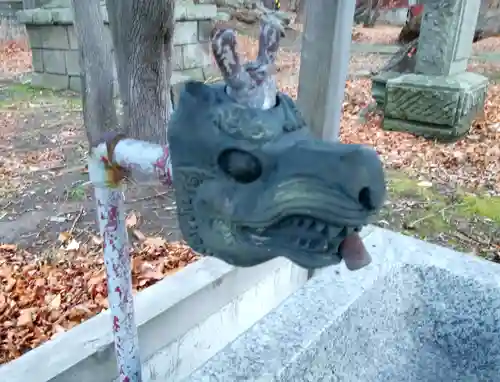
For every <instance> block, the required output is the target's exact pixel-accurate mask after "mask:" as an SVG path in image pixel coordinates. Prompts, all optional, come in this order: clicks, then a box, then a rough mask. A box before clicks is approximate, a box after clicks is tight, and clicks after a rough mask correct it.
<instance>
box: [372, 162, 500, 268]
mask: <svg viewBox="0 0 500 382" xmlns="http://www.w3.org/2000/svg"><path fill="white" fill-rule="evenodd" d="M387 189H388V203H387V205H386V206H385V207H384V208H383V210H382V211H381V214H380V221H379V223H378V224H379V225H381V226H382V227H385V228H389V229H392V230H395V231H399V232H402V233H404V234H406V235H409V236H414V237H418V238H420V239H424V240H428V241H431V242H435V243H437V244H440V245H445V246H449V247H452V248H455V249H457V250H462V251H467V252H470V251H474V252H475V253H478V254H480V255H484V256H485V257H486V258H489V259H492V260H494V261H497V257H496V255H495V253H496V252H495V251H496V250H495V249H494V248H500V198H499V197H491V196H487V195H484V194H483V195H482V194H479V193H478V194H477V195H476V194H472V193H466V192H463V191H462V190H450V189H446V185H434V184H432V183H430V182H427V181H421V180H417V179H414V178H412V177H411V176H409V175H407V174H405V173H404V172H402V171H389V172H388V173H387ZM496 246H498V247H496ZM492 248H493V249H492Z"/></svg>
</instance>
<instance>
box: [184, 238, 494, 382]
mask: <svg viewBox="0 0 500 382" xmlns="http://www.w3.org/2000/svg"><path fill="white" fill-rule="evenodd" d="M370 231H371V232H368V234H367V236H366V237H365V243H366V245H367V248H370V249H371V251H372V255H373V258H374V263H373V264H372V265H370V266H369V267H367V268H365V269H363V270H361V271H357V272H354V273H352V272H349V271H347V270H346V269H345V268H344V267H337V268H328V269H325V270H323V271H321V272H320V273H319V274H318V275H317V276H316V277H315V278H314V279H312V280H311V281H309V282H308V283H307V284H306V286H305V287H303V288H301V289H300V290H299V291H298V292H296V293H295V294H294V295H292V297H290V298H289V299H287V300H286V301H285V302H284V303H283V304H282V305H281V306H280V307H279V308H278V309H276V310H275V311H273V312H272V313H270V314H269V315H267V316H266V317H265V318H264V319H263V320H261V321H259V322H258V323H257V324H256V325H255V326H253V328H252V329H251V330H249V331H248V332H247V333H245V334H244V335H243V336H241V337H240V338H238V339H237V340H236V341H235V342H233V343H232V344H230V345H229V346H227V347H226V348H225V349H224V350H223V351H222V352H220V353H219V354H218V355H216V356H215V357H214V358H212V359H211V360H210V361H209V362H208V363H207V364H205V365H204V366H203V367H202V368H200V369H199V370H197V371H196V372H195V373H193V374H192V375H191V376H190V377H189V378H188V379H186V381H287V382H289V381H342V382H347V381H352V382H359V381H363V382H376V381H384V382H392V381H397V382H405V381H421V382H426V381H429V382H430V381H464V382H465V381H467V382H472V381H478V382H479V381H484V382H486V381H488V382H491V381H498V380H499V379H498V378H499V377H498V376H499V375H500V289H499V288H500V265H497V264H492V263H490V262H487V261H484V260H480V259H478V258H476V257H473V256H469V255H466V254H460V253H456V252H454V251H452V250H449V249H445V248H441V247H438V246H435V245H432V244H429V243H425V242H422V241H419V240H415V239H412V238H408V237H405V236H402V235H399V234H396V233H393V232H390V231H386V230H382V229H378V228H371V229H370Z"/></svg>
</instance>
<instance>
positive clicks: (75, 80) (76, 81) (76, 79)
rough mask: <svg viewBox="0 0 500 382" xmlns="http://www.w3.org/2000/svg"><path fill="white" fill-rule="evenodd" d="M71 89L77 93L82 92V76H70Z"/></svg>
mask: <svg viewBox="0 0 500 382" xmlns="http://www.w3.org/2000/svg"><path fill="white" fill-rule="evenodd" d="M69 90H72V91H74V92H77V93H81V92H82V79H81V77H80V76H70V77H69Z"/></svg>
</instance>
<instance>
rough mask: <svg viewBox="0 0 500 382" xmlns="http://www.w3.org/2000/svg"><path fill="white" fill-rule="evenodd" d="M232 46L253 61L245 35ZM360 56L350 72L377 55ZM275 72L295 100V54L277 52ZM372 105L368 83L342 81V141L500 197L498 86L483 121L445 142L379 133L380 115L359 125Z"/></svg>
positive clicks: (253, 46)
mask: <svg viewBox="0 0 500 382" xmlns="http://www.w3.org/2000/svg"><path fill="white" fill-rule="evenodd" d="M379 29H382V30H385V29H386V30H387V31H391V30H392V29H393V28H392V27H387V28H375V29H365V30H368V31H371V32H373V31H377V30H379ZM391 33H393V32H391ZM393 35H394V33H393ZM495 40H499V41H500V39H495ZM238 46H239V51H240V52H241V53H242V55H243V56H244V57H245V58H246V59H249V58H250V59H251V58H254V57H255V56H256V54H257V43H256V41H255V40H253V39H251V38H249V37H246V36H238ZM366 56H367V57H364V58H362V59H359V58H357V56H353V57H352V59H351V63H350V71H358V70H360V69H361V67H362V66H363V65H365V64H366V66H369V65H371V64H372V63H373V62H374V61H375V60H376V58H377V57H379V56H377V55H373V54H372V55H366ZM382 61H383V60H382ZM277 68H278V75H277V81H278V86H279V87H280V90H282V91H283V92H285V93H287V94H289V95H290V96H291V97H293V98H296V97H297V86H298V73H299V68H300V55H299V54H297V53H291V52H289V51H283V50H281V51H280V53H279V55H278V58H277ZM473 68H474V67H470V68H469V69H473ZM499 68H500V64H496V65H495V64H488V70H489V71H491V70H496V71H498V70H499ZM369 69H373V68H371V67H370V68H369ZM372 103H373V99H372V97H371V82H370V80H368V79H359V80H354V81H348V83H347V86H346V92H345V100H344V105H343V106H344V114H343V119H342V130H341V139H342V141H343V142H346V143H362V144H367V145H371V146H373V147H375V148H376V150H377V151H378V152H379V153H380V154H381V156H382V158H383V159H384V161H385V164H386V166H387V167H390V168H394V169H405V170H409V171H410V172H414V173H415V175H421V176H422V177H423V178H426V179H428V180H432V181H436V182H440V183H447V184H448V185H451V186H457V187H464V188H467V189H474V188H485V189H487V190H488V191H490V192H491V193H494V194H500V159H499V158H500V85H496V84H492V85H490V88H489V92H488V97H487V101H486V106H485V112H484V117H482V118H478V119H477V120H476V121H475V122H474V124H473V126H472V128H471V131H470V133H469V135H468V136H467V137H465V138H464V139H462V140H460V141H459V142H456V143H450V144H444V143H436V142H433V141H428V140H425V139H423V138H418V137H415V136H413V135H411V134H406V133H397V132H387V131H384V130H382V129H381V127H380V125H381V121H382V119H381V116H380V115H377V114H373V113H372V114H369V115H368V116H367V120H366V122H363V121H362V120H361V119H360V117H359V114H360V112H361V111H362V110H363V108H365V107H367V106H368V105H370V104H372Z"/></svg>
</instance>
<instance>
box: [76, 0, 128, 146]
mask: <svg viewBox="0 0 500 382" xmlns="http://www.w3.org/2000/svg"><path fill="white" fill-rule="evenodd" d="M72 5H73V13H74V28H75V32H76V36H77V39H78V45H79V48H80V67H81V71H82V73H81V79H82V102H83V120H84V124H85V129H86V132H87V138H88V140H89V143H90V144H91V145H92V144H94V143H95V142H96V141H98V140H99V139H100V138H101V136H102V134H103V133H104V132H106V131H111V130H115V129H117V127H118V120H117V117H116V108H115V105H114V102H113V55H112V53H111V41H109V39H107V38H106V36H107V35H106V30H105V26H104V21H103V17H102V13H101V7H100V2H99V0H85V1H81V0H72Z"/></svg>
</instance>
